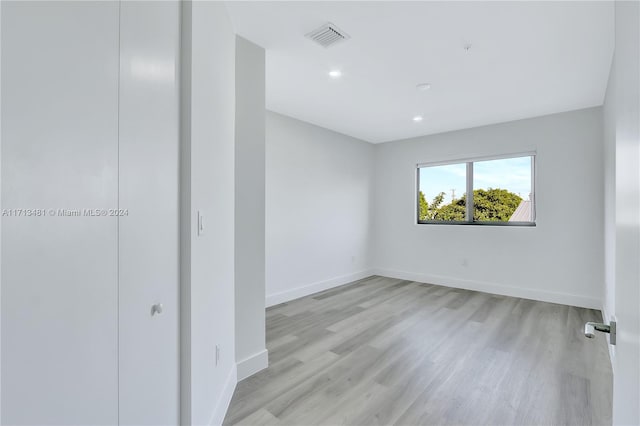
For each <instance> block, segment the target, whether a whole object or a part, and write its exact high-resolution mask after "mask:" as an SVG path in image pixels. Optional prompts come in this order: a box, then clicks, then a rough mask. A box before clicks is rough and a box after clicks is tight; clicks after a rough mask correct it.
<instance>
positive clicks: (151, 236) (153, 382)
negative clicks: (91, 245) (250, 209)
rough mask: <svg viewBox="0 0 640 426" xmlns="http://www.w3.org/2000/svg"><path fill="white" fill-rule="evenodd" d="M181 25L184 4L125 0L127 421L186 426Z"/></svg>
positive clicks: (122, 282) (122, 275)
mask: <svg viewBox="0 0 640 426" xmlns="http://www.w3.org/2000/svg"><path fill="white" fill-rule="evenodd" d="M179 21H180V5H179V2H175V1H171V2H169V1H158V2H128V1H127V2H122V3H121V12H120V48H121V57H120V60H121V64H120V156H119V158H120V200H119V202H120V208H121V209H126V211H127V213H128V214H127V215H125V216H122V217H120V224H119V262H120V267H119V301H120V305H119V309H120V327H119V331H120V333H119V336H120V349H119V353H120V398H119V399H120V423H121V424H136V425H142V424H149V425H150V424H153V425H161V424H177V423H178V416H179V410H178V406H179V404H178V403H179V394H178V391H179V379H178V377H179V376H178V371H179V366H178V362H179V358H178V318H179V315H178V279H179V277H178V273H179V271H178V259H179V251H178V250H179V248H178V225H179V224H178V197H179V194H178V163H179V96H178V95H179V94H178V82H179V78H178V70H179V47H180V36H179V28H180V27H179V25H180V22H179ZM155 304H162V313H158V312H155V313H152V306H153V305H155Z"/></svg>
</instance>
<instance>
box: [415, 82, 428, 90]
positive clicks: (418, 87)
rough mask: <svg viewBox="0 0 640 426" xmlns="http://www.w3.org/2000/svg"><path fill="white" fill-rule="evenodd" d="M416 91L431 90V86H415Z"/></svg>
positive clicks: (426, 84) (424, 84)
mask: <svg viewBox="0 0 640 426" xmlns="http://www.w3.org/2000/svg"><path fill="white" fill-rule="evenodd" d="M416 89H418V90H420V91H425V90H429V89H431V84H429V83H420V84H418V85H417V86H416Z"/></svg>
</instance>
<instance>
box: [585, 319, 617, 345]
mask: <svg viewBox="0 0 640 426" xmlns="http://www.w3.org/2000/svg"><path fill="white" fill-rule="evenodd" d="M596 331H600V332H602V333H609V343H610V344H612V345H615V344H616V322H615V321H611V322H610V323H609V325H607V324H603V323H601V322H588V323H586V324H585V325H584V336H585V337H586V338H587V339H593V338H594V337H596Z"/></svg>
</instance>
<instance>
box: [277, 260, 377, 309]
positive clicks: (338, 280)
mask: <svg viewBox="0 0 640 426" xmlns="http://www.w3.org/2000/svg"><path fill="white" fill-rule="evenodd" d="M371 275H374V274H373V271H372V270H371V269H367V270H364V271H360V272H355V273H353V274H348V275H342V276H339V277H335V278H330V279H328V280H324V281H318V282H315V283H312V284H307V285H303V286H300V287H296V288H293V289H291V290H287V291H283V292H280V293H274V294H269V295H267V300H266V304H267V308H268V307H270V306H274V305H278V304H280V303H284V302H289V301H291V300H294V299H299V298H300V297H304V296H308V295H310V294H314V293H317V292H319V291H323V290H328V289H330V288H333V287H337V286H340V285H344V284H348V283H350V282H352V281H357V280H361V279H362V278H366V277H369V276H371Z"/></svg>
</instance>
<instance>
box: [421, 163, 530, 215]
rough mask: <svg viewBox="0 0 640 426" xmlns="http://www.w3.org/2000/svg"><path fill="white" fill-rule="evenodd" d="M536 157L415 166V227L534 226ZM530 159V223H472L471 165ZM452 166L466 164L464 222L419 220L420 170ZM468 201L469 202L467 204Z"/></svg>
mask: <svg viewBox="0 0 640 426" xmlns="http://www.w3.org/2000/svg"><path fill="white" fill-rule="evenodd" d="M536 156H537V152H535V151H526V152H517V153H510V154H502V155H491V156H482V157H471V158H461V159H455V160H445V161H430V162H426V163H418V164H416V187H415V194H416V196H415V212H414V214H415V216H414V220H415V224H416V225H478V226H519V227H535V226H536V223H537V222H536V220H537V216H536ZM521 157H530V158H531V222H502V221H474V220H473V213H474V212H473V207H474V204H473V190H474V188H473V165H474V163H477V162H481V161H491V160H506V159H509V158H521ZM452 164H466V194H467V204H466V206H465V207H466V212H465V216H466V220H464V221H459V220H457V221H453V220H448V221H443V220H420V169H421V168H424V167H436V166H448V165H452ZM469 201H470V202H469Z"/></svg>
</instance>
